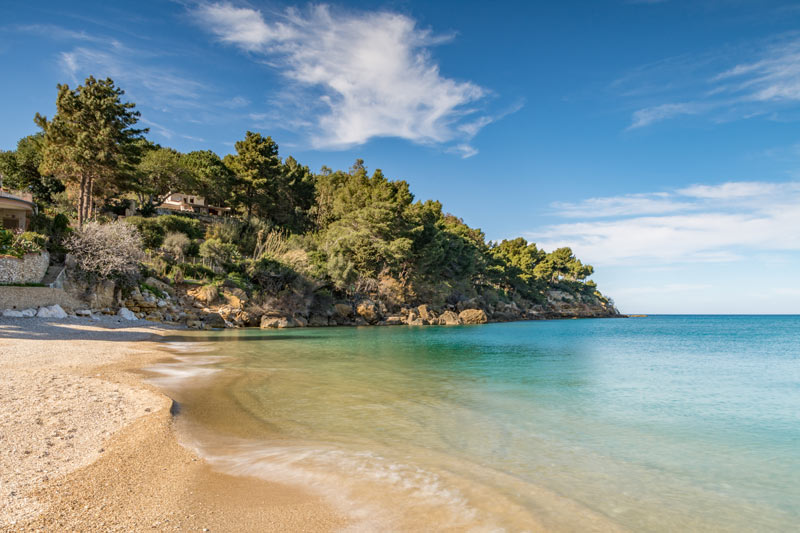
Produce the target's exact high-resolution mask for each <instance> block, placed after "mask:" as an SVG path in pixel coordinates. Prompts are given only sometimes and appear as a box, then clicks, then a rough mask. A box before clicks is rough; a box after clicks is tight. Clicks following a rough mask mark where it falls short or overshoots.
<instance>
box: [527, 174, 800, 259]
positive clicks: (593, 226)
mask: <svg viewBox="0 0 800 533" xmlns="http://www.w3.org/2000/svg"><path fill="white" fill-rule="evenodd" d="M554 207H555V208H556V209H557V210H559V212H560V214H561V215H562V216H568V217H572V218H575V217H578V216H580V211H581V210H582V209H585V210H586V211H585V213H584V216H583V218H584V220H583V221H579V222H570V223H563V224H555V225H551V226H548V227H546V228H543V229H542V230H541V231H537V232H530V233H528V236H529V237H530V238H532V239H533V240H535V241H536V242H538V243H539V244H540V245H541V246H543V247H544V248H546V249H552V248H556V247H559V246H571V247H572V248H573V249H574V250H575V252H576V253H577V254H578V255H579V256H580V257H582V258H586V260H587V261H589V262H590V263H596V264H601V265H602V264H628V265H630V264H639V265H647V264H655V263H664V262H668V263H697V262H721V261H736V260H739V259H741V258H742V257H746V256H750V255H752V253H753V252H755V251H759V252H769V251H800V232H798V231H797V228H800V183H797V182H789V183H769V182H732V183H724V184H720V185H694V186H692V187H687V188H684V189H680V190H677V191H673V192H670V193H653V194H650V195H628V196H620V197H609V198H593V199H589V200H586V201H584V202H580V203H575V204H555V205H554ZM598 212H599V213H600V214H599V215H598ZM626 215H636V216H629V217H627V218H620V217H623V216H626ZM598 216H604V217H614V218H611V219H606V220H593V219H596V218H597V217H598Z"/></svg>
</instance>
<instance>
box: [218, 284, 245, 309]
mask: <svg viewBox="0 0 800 533" xmlns="http://www.w3.org/2000/svg"><path fill="white" fill-rule="evenodd" d="M221 296H222V297H223V298H224V299H225V301H226V302H228V305H230V306H231V307H239V308H242V307H244V306H245V304H246V303H247V293H246V292H244V291H243V290H242V289H240V288H239V287H234V288H232V289H228V288H226V289H225V290H224V291H223V292H222V294H221Z"/></svg>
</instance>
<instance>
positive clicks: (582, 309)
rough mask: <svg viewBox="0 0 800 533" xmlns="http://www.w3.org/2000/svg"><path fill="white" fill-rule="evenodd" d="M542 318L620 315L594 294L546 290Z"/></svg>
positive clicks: (608, 316) (615, 309)
mask: <svg viewBox="0 0 800 533" xmlns="http://www.w3.org/2000/svg"><path fill="white" fill-rule="evenodd" d="M544 315H545V316H544V318H573V317H577V318H613V317H620V316H622V315H620V313H619V311H618V310H617V308H616V307H614V305H613V304H611V303H610V302H608V301H607V300H603V299H601V298H599V297H598V296H596V295H586V294H580V295H578V296H577V297H576V296H574V295H572V294H570V293H567V292H563V291H558V290H554V291H548V293H547V305H546V306H545V308H544Z"/></svg>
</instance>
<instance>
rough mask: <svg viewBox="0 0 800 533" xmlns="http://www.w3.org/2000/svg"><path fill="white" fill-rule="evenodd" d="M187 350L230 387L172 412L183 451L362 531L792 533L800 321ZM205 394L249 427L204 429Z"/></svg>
mask: <svg viewBox="0 0 800 533" xmlns="http://www.w3.org/2000/svg"><path fill="white" fill-rule="evenodd" d="M176 340H178V339H176ZM184 340H185V339H184ZM193 340H195V341H203V342H202V343H201V344H193V345H191V346H195V347H197V346H200V347H202V348H203V350H204V352H203V356H204V357H207V356H209V355H211V356H213V355H223V356H228V357H227V358H225V359H221V360H217V359H213V358H211V359H201V358H199V356H194V358H193V356H187V357H184V358H183V359H182V362H181V363H180V365H190V366H191V365H193V364H194V365H195V368H200V367H201V366H202V368H206V369H208V368H210V367H213V368H216V369H220V370H221V371H220V372H218V373H216V374H213V375H212V376H211V377H208V378H207V379H208V380H212V381H213V380H220V379H222V381H218V382H219V383H224V385H220V386H219V387H216V388H213V387H207V386H203V388H202V391H201V393H197V392H196V393H195V394H189V393H186V392H184V393H183V394H184V397H185V398H186V402H185V405H184V407H185V411H184V420H185V421H186V423H185V432H186V435H187V437H186V439H187V442H189V443H190V444H191V445H193V446H195V447H196V448H197V449H198V450H199V451H200V452H201V453H203V454H204V455H206V457H208V458H209V460H211V461H212V463H214V464H216V465H217V466H218V467H219V468H221V469H224V470H228V471H230V472H234V473H241V474H248V475H260V476H263V477H265V478H268V479H273V480H278V481H287V482H296V483H301V484H304V485H306V486H310V487H312V488H313V489H314V490H318V491H320V492H321V493H323V494H325V495H326V496H328V497H329V498H330V499H331V501H333V502H334V503H335V504H336V505H339V506H341V508H342V509H343V510H344V512H347V513H349V514H350V515H351V516H353V517H354V523H355V524H360V526H358V527H356V526H354V528H355V529H359V527H360V529H362V530H377V529H380V530H387V529H391V530H409V531H410V530H421V529H426V530H445V529H452V530H476V531H483V530H486V531H496V530H508V531H523V530H540V529H546V530H563V531H587V530H617V529H618V530H634V531H686V530H692V531H791V530H796V529H797V528H798V526H800V317H797V316H656V317H647V318H636V319H627V320H610V319H605V320H603V319H600V320H563V321H544V322H516V323H507V324H490V325H485V326H472V327H469V326H460V327H449V328H448V327H419V328H413V327H384V328H379V327H373V328H320V329H310V328H307V329H302V330H287V331H280V332H265V331H258V330H253V331H250V330H239V331H233V332H221V333H219V334H215V335H212V336H207V337H204V338H195V339H193ZM176 346H177V345H176ZM197 363H203V365H197ZM190 373H191V372H190ZM225 376H229V377H230V379H228V380H227V381H225V380H224V379H223V378H224V377H225ZM183 385H184V386H185V385H186V383H185V382H183ZM167 386H168V388H169V387H172V388H173V389H174V390H175V391H177V390H178V389H179V388H180V385H179V384H178V383H177V382H171V383H169V384H168V385H167ZM176 394H178V396H180V393H178V392H176ZM214 395H224V396H225V398H227V399H228V400H231V403H230V405H233V406H234V407H232V408H235V409H239V410H241V413H244V415H243V420H251V421H252V426H248V425H247V424H245V425H244V426H240V427H243V428H245V429H242V430H241V431H231V430H230V428H228V427H227V426H226V425H225V424H223V423H221V421H220V416H219V414H217V415H215V416H211V415H208V416H205V417H204V416H203V413H205V412H207V411H208V409H204V408H200V404H205V405H210V404H211V403H212V402H215V401H216V400H214ZM219 398H221V396H219ZM219 398H218V399H219ZM195 404H196V405H197V407H194V408H193V406H194V405H195ZM226 405H227V404H226ZM226 409H231V408H230V407H229V408H226ZM248 428H249V429H248Z"/></svg>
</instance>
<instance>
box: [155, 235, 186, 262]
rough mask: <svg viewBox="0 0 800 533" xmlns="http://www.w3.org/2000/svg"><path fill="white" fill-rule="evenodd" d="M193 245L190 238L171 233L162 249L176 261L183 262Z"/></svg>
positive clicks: (165, 239)
mask: <svg viewBox="0 0 800 533" xmlns="http://www.w3.org/2000/svg"><path fill="white" fill-rule="evenodd" d="M191 243H192V242H191V241H190V240H189V237H187V236H186V235H184V234H183V233H177V232H176V233H170V234H169V235H167V236H166V237H165V238H164V244H162V245H161V249H162V250H163V251H164V252H166V253H167V254H169V255H170V256H172V257H173V258H174V259H175V260H176V261H183V259H184V257H186V251H187V250H188V249H189V246H190V245H191Z"/></svg>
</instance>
